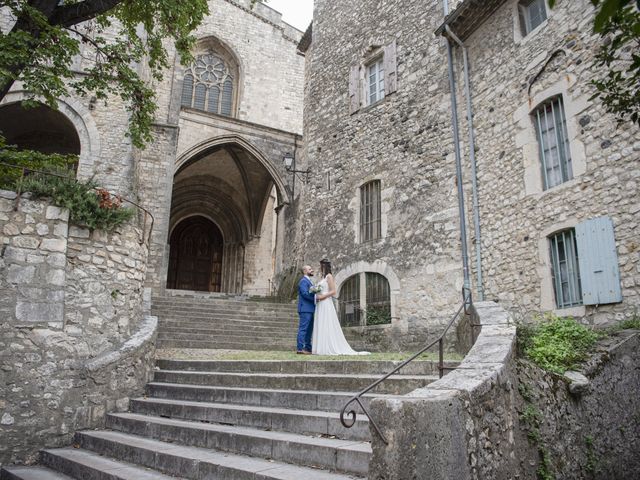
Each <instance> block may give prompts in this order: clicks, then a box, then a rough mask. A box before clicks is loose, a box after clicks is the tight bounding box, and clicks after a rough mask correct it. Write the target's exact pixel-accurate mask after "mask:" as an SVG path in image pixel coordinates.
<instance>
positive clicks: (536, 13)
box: [518, 0, 547, 37]
mask: <svg viewBox="0 0 640 480" xmlns="http://www.w3.org/2000/svg"><path fill="white" fill-rule="evenodd" d="M518 14H519V16H520V30H521V32H522V36H523V37H526V36H527V35H529V33H531V32H532V31H533V30H535V29H536V28H537V27H538V26H540V25H541V24H542V23H543V22H544V21H545V20H546V19H547V7H546V5H545V0H521V1H520V3H518Z"/></svg>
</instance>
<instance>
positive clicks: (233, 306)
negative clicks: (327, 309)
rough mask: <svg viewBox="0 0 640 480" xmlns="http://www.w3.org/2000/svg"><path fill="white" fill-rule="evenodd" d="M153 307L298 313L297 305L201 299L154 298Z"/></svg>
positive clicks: (273, 313) (233, 311)
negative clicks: (169, 299)
mask: <svg viewBox="0 0 640 480" xmlns="http://www.w3.org/2000/svg"><path fill="white" fill-rule="evenodd" d="M151 307H152V308H157V309H172V308H176V309H185V310H192V309H196V310H208V311H211V312H213V311H216V312H226V313H231V314H233V313H250V312H264V313H266V314H271V315H277V314H293V313H297V312H298V310H297V306H295V305H291V306H288V305H282V306H276V305H272V304H269V303H253V304H251V303H240V302H224V303H212V302H204V301H199V300H184V301H175V300H171V301H158V300H153V301H152V303H151Z"/></svg>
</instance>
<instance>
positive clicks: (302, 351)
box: [296, 350, 312, 355]
mask: <svg viewBox="0 0 640 480" xmlns="http://www.w3.org/2000/svg"><path fill="white" fill-rule="evenodd" d="M296 353H297V354H298V355H312V353H311V352H307V351H306V350H298V351H297V352H296Z"/></svg>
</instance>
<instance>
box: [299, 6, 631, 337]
mask: <svg viewBox="0 0 640 480" xmlns="http://www.w3.org/2000/svg"><path fill="white" fill-rule="evenodd" d="M498 3H499V4H500V5H499V6H498V7H497V8H496V9H495V11H494V10H493V9H491V12H489V10H483V8H482V5H480V4H476V5H475V7H477V9H478V12H480V13H478V14H477V15H475V14H473V15H471V14H469V13H467V14H465V15H463V16H462V18H463V19H462V20H460V21H461V22H462V21H468V22H471V21H472V20H470V18H473V17H474V16H479V15H480V14H482V15H486V18H485V17H482V18H478V19H477V21H476V26H475V27H474V30H469V29H467V30H465V34H466V36H464V38H463V40H464V42H465V44H466V45H467V47H468V52H469V58H470V62H471V70H470V71H471V82H470V83H471V95H472V104H473V109H474V127H475V134H476V148H475V152H476V158H477V167H478V184H479V203H480V232H481V248H482V251H481V257H482V267H481V268H482V271H483V274H484V279H485V282H484V297H485V298H487V299H489V300H497V301H499V302H501V303H502V304H504V305H505V306H506V307H507V308H509V309H510V310H511V311H512V312H513V313H514V314H515V315H516V316H517V317H518V318H531V317H532V316H533V315H534V314H536V313H540V312H544V311H555V312H556V313H557V314H559V315H572V316H576V317H582V318H584V319H585V322H590V323H593V324H602V323H607V322H613V321H615V320H618V319H621V318H624V317H629V316H630V315H632V314H633V311H634V308H635V307H636V306H637V305H638V303H639V300H638V294H639V291H640V287H639V286H638V282H639V276H638V275H639V274H640V248H638V242H637V239H636V238H635V237H637V235H634V232H635V230H637V229H638V224H639V223H640V203H639V202H640V197H639V196H638V188H637V181H638V175H639V173H638V168H637V163H638V160H639V159H640V144H639V143H638V141H637V139H638V135H639V132H638V128H637V126H634V125H633V124H631V123H630V122H627V123H624V124H621V125H618V124H617V123H616V121H615V119H614V118H613V116H612V115H610V114H607V113H606V112H605V111H604V108H603V106H602V104H601V102H600V101H599V100H591V99H590V97H591V95H592V93H593V87H592V86H591V85H590V81H591V80H592V79H594V78H595V77H596V75H598V74H599V70H598V69H597V68H595V67H594V61H595V54H596V52H597V49H598V46H599V44H600V43H599V42H600V40H599V38H598V37H596V36H594V35H593V34H592V28H591V25H592V22H593V16H594V10H593V7H592V6H591V4H590V2H588V0H581V1H579V2H564V3H561V4H558V5H557V6H556V7H555V8H554V9H552V10H551V9H549V10H548V14H549V18H548V20H547V21H546V22H544V23H543V25H542V26H540V27H539V28H538V29H536V30H535V31H534V32H532V33H531V34H530V35H529V36H527V37H525V38H521V35H520V33H519V31H520V30H519V26H518V21H519V19H518V13H517V12H518V10H517V8H516V7H517V5H516V4H517V1H516V0H508V1H504V2H498ZM455 6H458V7H460V8H463V7H464V8H472V7H473V2H455V3H452V4H451V7H452V8H453V7H455ZM470 6H471V7H470ZM475 7H473V8H475ZM473 8H472V9H473ZM487 12H489V13H487ZM476 13H477V12H476ZM442 22H443V11H442V4H441V2H429V3H428V4H425V3H424V2H419V1H402V2H400V1H389V2H385V5H384V8H373V3H372V2H371V1H369V0H356V1H349V2H347V1H343V0H338V1H328V0H323V1H317V2H316V8H315V18H314V25H313V40H312V44H311V47H310V49H309V50H308V51H307V85H306V93H305V109H306V110H305V130H304V138H305V152H304V156H305V158H306V161H307V165H309V166H310V167H311V169H312V172H313V175H312V182H311V184H310V185H309V189H308V191H307V192H305V202H304V208H303V210H304V212H301V213H299V215H298V218H300V221H301V223H302V224H301V229H302V231H303V232H304V238H303V240H302V250H303V251H304V253H305V255H306V258H307V261H309V262H312V261H316V260H317V259H319V258H322V257H325V256H327V257H329V258H331V259H332V260H333V261H334V270H335V271H336V272H340V271H341V270H344V269H347V270H349V269H351V266H352V265H355V264H359V263H373V262H374V261H381V262H385V264H386V265H387V266H388V268H389V269H390V270H392V271H393V272H394V273H395V275H396V276H397V277H398V278H399V279H400V283H401V286H400V289H399V291H400V294H399V295H398V297H397V299H396V303H395V307H394V308H395V309H396V311H397V317H398V320H397V321H394V323H398V325H394V327H395V328H393V329H391V328H389V329H388V330H389V332H388V333H389V335H391V336H394V337H396V339H394V340H392V341H391V342H387V343H395V344H399V345H402V344H410V343H412V342H415V341H422V340H423V339H424V338H425V336H428V335H429V334H431V333H435V332H436V331H438V330H440V328H441V325H442V323H443V322H444V321H445V319H446V316H447V315H448V312H449V311H453V310H454V309H455V306H456V305H457V304H459V302H460V294H459V292H460V287H461V284H462V271H461V270H462V269H461V265H462V261H461V253H460V243H459V216H458V213H457V192H456V172H455V164H454V155H453V144H452V127H451V101H450V97H449V80H448V75H447V53H446V49H445V48H444V42H443V40H442V39H441V38H439V37H437V36H434V35H433V32H434V31H436V29H437V27H438V26H439V25H440V24H441V23H442ZM393 42H395V45H396V72H395V73H396V84H397V89H396V91H395V92H392V93H390V94H389V95H387V96H386V97H385V98H384V99H383V100H382V101H379V102H377V103H375V104H373V105H370V106H364V105H363V104H362V102H360V106H359V108H358V109H357V111H355V112H354V111H352V110H353V108H351V107H350V105H352V102H353V100H352V98H354V97H351V96H350V93H352V92H351V90H350V83H353V82H351V81H350V76H353V67H354V66H358V65H360V67H361V68H360V75H362V68H363V66H366V65H367V62H368V61H369V60H370V59H373V58H378V57H377V55H380V49H381V48H383V47H384V46H386V45H390V44H392V43H393ZM454 61H455V68H454V69H455V74H456V81H457V100H458V107H459V124H460V139H461V145H462V149H463V151H462V154H463V163H464V165H463V177H462V179H461V181H463V184H464V186H465V194H466V206H465V207H466V212H467V215H466V217H467V229H468V232H469V235H468V237H469V238H468V239H467V240H468V245H469V257H470V265H471V267H472V270H473V271H472V279H471V280H472V284H474V285H473V287H474V295H476V298H479V294H478V293H477V292H478V289H477V287H478V285H477V277H478V276H477V274H478V272H477V269H476V265H475V262H474V259H475V253H476V252H475V251H474V241H475V239H476V234H475V232H474V231H473V221H472V208H471V190H470V183H471V182H470V170H471V169H470V164H469V160H468V158H467V157H468V151H469V147H468V145H466V143H467V124H466V109H465V98H464V95H463V86H464V84H463V71H462V55H461V52H460V49H459V47H454ZM360 82H361V84H362V82H363V79H362V78H361V79H360ZM557 94H561V95H563V99H564V101H565V106H566V112H567V125H568V130H569V135H570V142H571V155H572V161H573V165H574V178H573V179H572V180H569V181H568V182H565V183H564V184H561V185H559V186H557V187H554V188H551V189H549V190H545V191H543V190H542V188H541V187H540V175H541V169H540V160H539V153H538V149H537V144H536V143H535V142H536V135H535V126H534V124H533V121H532V118H531V115H530V110H531V109H533V108H535V107H536V106H537V105H538V104H539V102H541V101H542V100H544V99H545V98H548V97H549V96H553V95H557ZM355 98H357V96H356V97H355ZM373 179H376V180H380V182H381V188H382V212H383V214H382V231H383V238H381V239H379V240H375V241H372V242H367V243H361V242H359V240H358V215H357V211H358V210H357V205H358V197H357V195H358V188H359V186H361V185H362V184H364V183H365V182H367V181H369V180H373ZM318 205H322V208H321V209H318ZM600 216H609V217H610V218H611V219H612V220H613V224H614V233H615V241H616V249H617V255H618V265H619V267H620V273H621V286H622V297H623V300H622V302H621V303H617V304H613V305H598V306H588V307H585V306H578V307H577V308H564V309H556V303H555V299H554V290H553V283H552V280H551V262H550V259H549V241H548V236H549V235H552V234H553V233H554V232H557V231H559V230H562V229H566V228H571V227H575V226H576V225H577V224H578V223H580V222H582V221H585V220H588V219H592V218H595V217H600ZM385 231H386V234H385ZM372 328H373V327H372ZM371 337H372V338H373V337H375V335H371ZM371 348H375V347H371Z"/></svg>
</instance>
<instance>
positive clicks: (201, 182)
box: [167, 136, 288, 295]
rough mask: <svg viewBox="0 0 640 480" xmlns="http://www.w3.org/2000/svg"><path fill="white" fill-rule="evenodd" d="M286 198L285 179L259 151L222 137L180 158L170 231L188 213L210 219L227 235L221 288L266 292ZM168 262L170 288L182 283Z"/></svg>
mask: <svg viewBox="0 0 640 480" xmlns="http://www.w3.org/2000/svg"><path fill="white" fill-rule="evenodd" d="M286 201H288V197H287V193H286V190H285V188H284V182H283V180H282V179H281V178H280V175H279V174H278V172H277V171H276V169H275V168H274V166H273V165H272V164H271V163H270V162H269V161H268V160H267V159H266V157H265V156H264V155H263V154H262V153H261V152H260V151H258V150H257V149H256V148H255V147H254V146H253V145H251V144H250V143H249V142H247V141H245V140H243V139H241V138H239V137H236V136H225V137H219V138H216V139H212V140H209V141H206V142H202V143H201V144H198V145H196V146H194V147H192V148H191V149H189V150H188V151H187V152H185V153H184V154H183V155H181V156H180V157H179V158H178V160H177V162H176V167H175V174H174V184H173V193H172V202H171V217H170V222H169V231H173V230H174V229H175V228H177V225H178V224H179V223H180V222H182V221H184V219H186V218H189V217H193V216H196V215H197V216H201V217H204V218H208V219H209V220H211V221H212V222H213V223H215V224H216V225H217V226H218V228H219V229H220V232H221V234H222V236H223V237H224V248H223V255H222V267H221V280H220V291H221V292H226V293H248V294H254V295H268V294H270V286H271V284H272V283H273V276H274V274H275V272H274V270H275V262H274V255H275V253H274V252H275V250H276V248H275V247H276V245H277V242H278V240H279V239H281V238H282V235H283V232H282V231H281V230H282V228H283V225H284V223H283V222H281V221H279V215H281V214H282V209H280V208H277V207H278V206H280V205H282V204H283V203H284V202H286ZM173 248H174V245H173V244H171V245H170V249H169V250H170V252H171V251H172V250H173ZM169 258H170V259H172V258H173V254H172V253H170V254H169ZM169 263H170V267H169V271H168V273H167V279H168V282H167V287H168V288H184V287H178V286H177V285H178V284H177V283H175V282H174V281H173V280H172V279H173V278H174V276H175V271H172V268H175V267H174V266H173V265H174V264H172V263H171V262H169Z"/></svg>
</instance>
